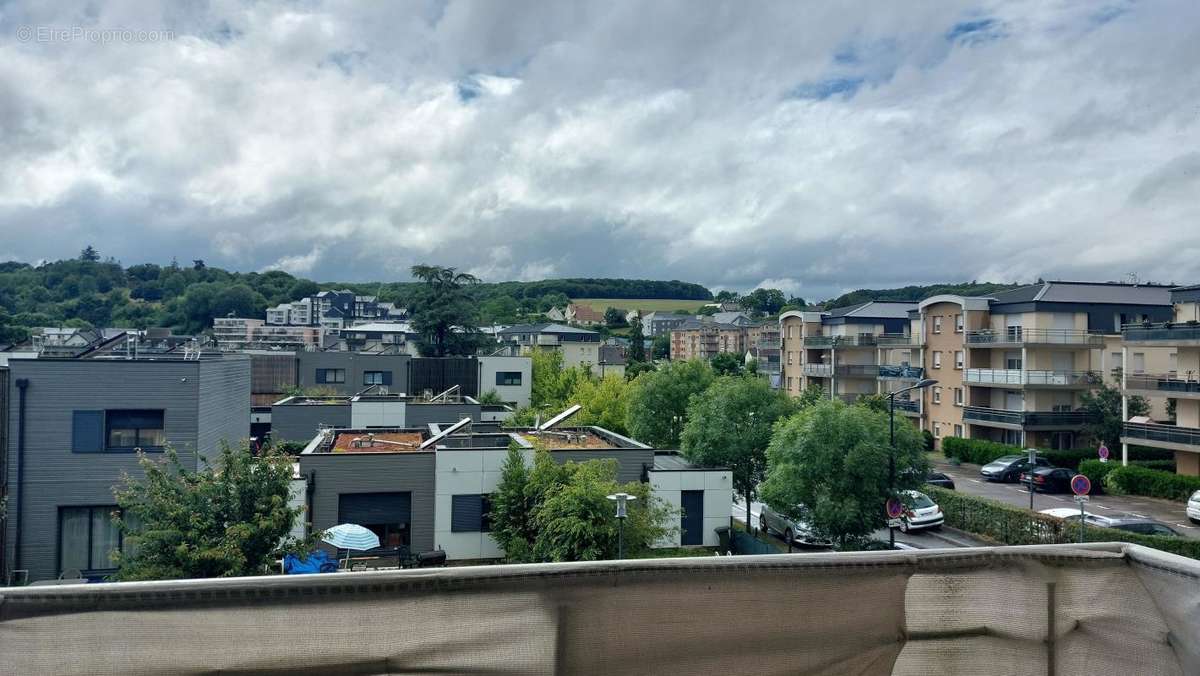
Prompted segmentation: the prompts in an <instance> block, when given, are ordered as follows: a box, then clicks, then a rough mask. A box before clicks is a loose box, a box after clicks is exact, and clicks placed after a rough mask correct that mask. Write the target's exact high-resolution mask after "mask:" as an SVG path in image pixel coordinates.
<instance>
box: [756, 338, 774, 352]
mask: <svg viewBox="0 0 1200 676" xmlns="http://www.w3.org/2000/svg"><path fill="white" fill-rule="evenodd" d="M754 346H755V347H756V348H758V349H760V350H778V349H779V347H780V341H779V339H778V338H775V339H769V338H768V339H763V340H758V341H755V343H754Z"/></svg>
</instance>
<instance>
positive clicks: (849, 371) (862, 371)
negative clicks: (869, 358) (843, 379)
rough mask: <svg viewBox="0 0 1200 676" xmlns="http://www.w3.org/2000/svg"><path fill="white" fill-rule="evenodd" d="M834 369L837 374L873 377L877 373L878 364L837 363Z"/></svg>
mask: <svg viewBox="0 0 1200 676" xmlns="http://www.w3.org/2000/svg"><path fill="white" fill-rule="evenodd" d="M834 371H835V372H836V373H837V374H838V375H839V376H859V377H863V378H875V377H877V376H878V375H879V366H877V365H875V364H839V365H838V366H837V367H836V368H835V369H834Z"/></svg>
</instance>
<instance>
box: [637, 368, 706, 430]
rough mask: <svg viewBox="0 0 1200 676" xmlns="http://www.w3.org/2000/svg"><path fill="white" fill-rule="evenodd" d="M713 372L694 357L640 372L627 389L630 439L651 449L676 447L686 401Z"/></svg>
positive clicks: (686, 410) (686, 404)
mask: <svg viewBox="0 0 1200 676" xmlns="http://www.w3.org/2000/svg"><path fill="white" fill-rule="evenodd" d="M715 378H716V375H714V374H713V370H712V368H711V367H709V365H708V364H707V363H705V362H702V361H700V360H698V359H693V360H689V361H676V362H669V363H666V364H664V365H663V366H662V368H660V369H659V370H657V371H654V372H653V373H643V374H642V375H641V376H640V377H639V378H638V379H637V380H635V381H634V382H633V387H632V388H630V392H629V413H628V418H627V422H626V428H627V429H628V430H629V433H630V434H631V435H633V438H635V439H639V440H641V441H643V442H645V443H647V444H650V445H651V446H654V447H655V448H677V447H678V446H679V435H680V433H681V432H682V431H683V427H684V424H685V423H686V422H687V418H688V400H689V399H690V398H691V397H692V396H693V395H696V394H699V393H701V392H703V391H704V390H705V389H707V388H708V386H709V385H711V384H712V382H713V380H714V379H715Z"/></svg>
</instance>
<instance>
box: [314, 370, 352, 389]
mask: <svg viewBox="0 0 1200 676" xmlns="http://www.w3.org/2000/svg"><path fill="white" fill-rule="evenodd" d="M344 382H346V369H317V383H318V384H321V385H333V384H338V383H344Z"/></svg>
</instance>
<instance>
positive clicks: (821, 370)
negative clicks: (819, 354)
mask: <svg viewBox="0 0 1200 676" xmlns="http://www.w3.org/2000/svg"><path fill="white" fill-rule="evenodd" d="M800 372H801V373H803V374H804V375H806V376H813V377H816V378H829V377H830V376H832V375H833V364H804V365H803V366H802V367H801V369H800Z"/></svg>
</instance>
